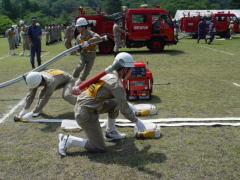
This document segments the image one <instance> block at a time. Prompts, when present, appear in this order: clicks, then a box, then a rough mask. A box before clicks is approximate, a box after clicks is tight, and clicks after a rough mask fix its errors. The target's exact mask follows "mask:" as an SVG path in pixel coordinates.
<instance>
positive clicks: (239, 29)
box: [180, 12, 240, 38]
mask: <svg viewBox="0 0 240 180" xmlns="http://www.w3.org/2000/svg"><path fill="white" fill-rule="evenodd" d="M202 17H203V16H202V15H200V14H199V15H193V16H191V15H188V16H184V17H182V18H181V19H180V24H181V25H180V29H181V31H182V32H183V33H187V34H190V35H192V37H193V38H196V37H197V36H198V23H199V21H200V19H201V18H202ZM204 18H205V19H206V20H207V21H208V20H210V19H213V20H214V24H215V27H216V35H219V36H220V37H222V38H229V37H230V33H229V29H228V27H229V24H230V22H231V21H232V22H233V23H234V32H235V33H240V22H239V19H238V18H237V17H236V15H235V14H233V13H230V12H229V13H224V12H218V13H212V14H210V15H209V16H204Z"/></svg>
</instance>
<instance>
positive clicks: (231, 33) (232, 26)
mask: <svg viewBox="0 0 240 180" xmlns="http://www.w3.org/2000/svg"><path fill="white" fill-rule="evenodd" d="M228 29H229V39H232V36H233V33H234V22H233V21H230V24H229V26H228Z"/></svg>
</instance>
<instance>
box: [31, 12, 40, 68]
mask: <svg viewBox="0 0 240 180" xmlns="http://www.w3.org/2000/svg"><path fill="white" fill-rule="evenodd" d="M36 23H37V19H36V17H32V24H31V25H30V26H29V27H28V37H29V39H30V45H31V54H30V62H31V65H32V69H34V68H35V63H34V58H35V54H36V56H37V62H38V66H40V65H41V35H42V30H41V27H40V26H37V25H36Z"/></svg>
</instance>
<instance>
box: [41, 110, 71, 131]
mask: <svg viewBox="0 0 240 180" xmlns="http://www.w3.org/2000/svg"><path fill="white" fill-rule="evenodd" d="M41 117H42V118H44V119H75V118H74V112H67V113H64V114H60V115H58V116H54V117H53V116H51V115H48V114H45V113H41ZM37 118H39V117H37ZM42 124H45V125H46V126H45V127H44V128H42V129H41V131H43V132H55V131H56V130H57V129H58V128H59V126H61V123H42Z"/></svg>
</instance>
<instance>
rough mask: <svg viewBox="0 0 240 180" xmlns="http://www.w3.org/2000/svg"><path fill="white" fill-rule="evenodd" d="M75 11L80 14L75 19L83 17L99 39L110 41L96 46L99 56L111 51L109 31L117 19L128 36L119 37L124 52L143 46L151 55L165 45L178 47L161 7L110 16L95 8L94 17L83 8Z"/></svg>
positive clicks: (170, 24)
mask: <svg viewBox="0 0 240 180" xmlns="http://www.w3.org/2000/svg"><path fill="white" fill-rule="evenodd" d="M78 9H79V12H80V13H79V15H78V16H77V17H76V19H77V18H79V17H85V18H86V19H87V20H88V21H89V23H90V24H91V26H90V27H91V28H92V30H93V31H94V32H96V33H98V34H100V35H101V36H103V35H107V37H108V39H109V41H105V42H102V43H100V44H99V51H100V52H101V53H106V54H107V53H112V51H113V47H114V40H113V32H112V27H113V24H114V20H115V19H116V18H120V19H121V26H122V29H124V30H126V32H127V34H126V35H125V36H124V35H123V36H122V41H124V44H125V46H126V47H127V48H140V47H144V46H146V47H147V48H148V49H149V50H151V51H162V50H164V46H165V45H169V44H176V43H177V40H176V37H175V36H174V27H173V22H172V19H171V16H170V15H169V13H168V11H166V10H164V9H161V8H160V6H157V7H155V8H148V7H146V6H143V7H139V8H132V9H127V10H126V11H125V12H119V13H115V14H112V15H105V14H104V13H103V12H102V11H101V8H95V10H96V12H97V13H96V14H88V13H87V12H86V8H83V7H80V8H78Z"/></svg>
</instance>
